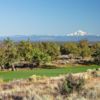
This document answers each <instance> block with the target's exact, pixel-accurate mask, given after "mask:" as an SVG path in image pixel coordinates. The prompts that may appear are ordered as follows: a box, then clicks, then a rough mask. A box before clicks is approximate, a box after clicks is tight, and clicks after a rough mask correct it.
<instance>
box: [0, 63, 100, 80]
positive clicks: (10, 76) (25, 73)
mask: <svg viewBox="0 0 100 100" xmlns="http://www.w3.org/2000/svg"><path fill="white" fill-rule="evenodd" d="M94 68H100V66H96V65H94V66H80V67H66V68H55V69H39V68H37V69H33V70H20V71H9V72H0V78H2V79H4V80H5V81H9V80H14V79H22V78H28V77H29V76H31V75H40V76H48V77H50V76H58V75H61V74H67V73H78V72H84V71H86V70H87V69H94Z"/></svg>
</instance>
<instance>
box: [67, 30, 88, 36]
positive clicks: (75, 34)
mask: <svg viewBox="0 0 100 100" xmlns="http://www.w3.org/2000/svg"><path fill="white" fill-rule="evenodd" d="M85 35H88V33H87V32H84V31H82V30H79V31H77V32H74V33H69V34H67V36H85Z"/></svg>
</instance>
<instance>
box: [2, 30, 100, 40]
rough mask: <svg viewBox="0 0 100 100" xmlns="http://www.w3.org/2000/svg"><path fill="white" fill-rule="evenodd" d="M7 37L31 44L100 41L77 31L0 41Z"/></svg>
mask: <svg viewBox="0 0 100 100" xmlns="http://www.w3.org/2000/svg"><path fill="white" fill-rule="evenodd" d="M7 37H9V38H10V39H12V40H14V41H21V40H28V39H30V40H31V41H33V42H38V41H55V42H66V41H80V40H84V39H85V40H88V41H90V42H96V41H100V36H99V35H98V36H97V35H89V34H88V33H87V32H84V31H81V30H79V31H77V32H74V33H70V34H65V35H27V36H26V35H14V36H0V41H2V40H4V39H5V38H7Z"/></svg>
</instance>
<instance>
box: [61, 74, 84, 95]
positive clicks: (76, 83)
mask: <svg viewBox="0 0 100 100" xmlns="http://www.w3.org/2000/svg"><path fill="white" fill-rule="evenodd" d="M83 85H84V79H83V78H80V77H75V76H72V75H71V74H70V75H68V76H67V77H66V79H65V80H64V82H63V84H62V87H61V94H70V93H72V92H74V91H77V92H79V91H80V90H81V89H82V88H83Z"/></svg>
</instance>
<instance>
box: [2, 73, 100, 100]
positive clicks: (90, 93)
mask: <svg viewBox="0 0 100 100" xmlns="http://www.w3.org/2000/svg"><path fill="white" fill-rule="evenodd" d="M97 74H99V71H97ZM74 75H75V77H77V76H80V77H83V76H84V75H87V78H86V77H84V79H85V85H84V89H83V90H81V92H80V93H77V92H74V93H72V94H70V95H68V96H67V97H66V96H65V95H61V94H60V91H59V84H62V82H63V81H64V80H65V76H59V77H45V76H44V77H40V76H34V75H32V76H30V78H29V79H23V80H15V81H12V82H9V83H2V84H0V99H1V100H100V77H97V76H95V77H94V76H93V74H91V73H90V72H86V73H79V74H74ZM90 76H91V77H90Z"/></svg>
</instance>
